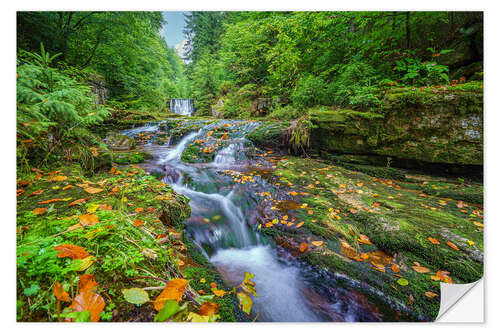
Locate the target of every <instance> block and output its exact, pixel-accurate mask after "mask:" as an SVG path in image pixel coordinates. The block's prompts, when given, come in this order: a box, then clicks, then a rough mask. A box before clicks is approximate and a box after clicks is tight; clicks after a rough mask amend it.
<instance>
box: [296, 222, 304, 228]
mask: <svg viewBox="0 0 500 333" xmlns="http://www.w3.org/2000/svg"><path fill="white" fill-rule="evenodd" d="M303 225H304V222H299V223H297V225H296V226H295V227H296V228H300V227H302V226H303Z"/></svg>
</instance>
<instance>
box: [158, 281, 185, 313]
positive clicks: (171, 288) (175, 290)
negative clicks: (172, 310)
mask: <svg viewBox="0 0 500 333" xmlns="http://www.w3.org/2000/svg"><path fill="white" fill-rule="evenodd" d="M187 284H188V280H185V279H172V280H170V281H168V283H167V285H166V286H165V289H163V291H162V292H161V293H160V295H158V297H157V298H156V299H155V301H154V307H155V309H156V310H157V311H160V310H161V309H162V308H163V306H164V305H165V302H166V301H167V300H169V299H173V300H176V301H177V302H179V301H180V300H181V298H182V295H184V291H185V290H186V286H187Z"/></svg>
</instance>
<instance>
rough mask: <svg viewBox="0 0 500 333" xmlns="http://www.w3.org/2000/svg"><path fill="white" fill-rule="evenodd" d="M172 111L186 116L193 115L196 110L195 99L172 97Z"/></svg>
mask: <svg viewBox="0 0 500 333" xmlns="http://www.w3.org/2000/svg"><path fill="white" fill-rule="evenodd" d="M170 111H172V112H173V113H177V114H181V115H184V116H191V115H192V114H193V112H194V105H193V100H192V99H180V98H175V99H171V100H170Z"/></svg>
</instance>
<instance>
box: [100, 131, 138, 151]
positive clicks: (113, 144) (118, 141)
mask: <svg viewBox="0 0 500 333" xmlns="http://www.w3.org/2000/svg"><path fill="white" fill-rule="evenodd" d="M105 141H106V145H107V146H108V148H109V149H112V150H131V149H134V148H135V147H136V142H135V140H134V139H132V138H130V137H128V136H126V135H123V134H118V133H110V134H108V135H107V136H106V139H105Z"/></svg>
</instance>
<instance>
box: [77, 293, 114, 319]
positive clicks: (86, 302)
mask: <svg viewBox="0 0 500 333" xmlns="http://www.w3.org/2000/svg"><path fill="white" fill-rule="evenodd" d="M105 305H106V302H105V301H104V299H103V298H102V297H101V296H99V295H98V294H96V293H94V292H92V291H84V292H81V293H79V294H78V295H77V296H76V297H75V299H74V300H73V303H71V305H70V308H71V309H73V311H77V312H82V311H89V312H90V320H92V321H93V322H97V321H99V319H100V314H101V312H102V310H104V306H105Z"/></svg>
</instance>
